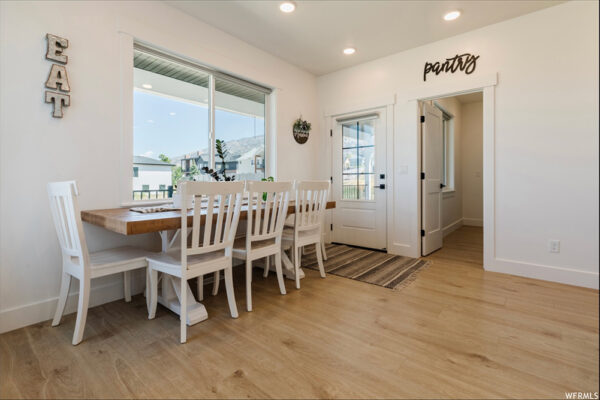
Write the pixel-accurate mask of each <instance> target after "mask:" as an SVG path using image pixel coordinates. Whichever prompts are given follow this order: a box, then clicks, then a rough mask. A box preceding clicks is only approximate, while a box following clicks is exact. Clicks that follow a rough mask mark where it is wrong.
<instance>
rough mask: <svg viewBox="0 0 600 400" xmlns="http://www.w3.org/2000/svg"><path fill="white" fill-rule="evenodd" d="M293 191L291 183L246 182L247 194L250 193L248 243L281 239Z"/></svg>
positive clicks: (247, 228)
mask: <svg viewBox="0 0 600 400" xmlns="http://www.w3.org/2000/svg"><path fill="white" fill-rule="evenodd" d="M291 189H292V183H291V182H257V181H247V182H246V192H247V193H248V220H247V227H246V242H247V243H250V242H253V241H258V240H267V239H273V238H276V239H277V238H279V239H280V238H281V232H282V231H283V225H284V223H285V218H286V217H287V209H288V204H289V200H290V191H291ZM264 193H266V200H265V201H263V194H264ZM261 216H262V218H261Z"/></svg>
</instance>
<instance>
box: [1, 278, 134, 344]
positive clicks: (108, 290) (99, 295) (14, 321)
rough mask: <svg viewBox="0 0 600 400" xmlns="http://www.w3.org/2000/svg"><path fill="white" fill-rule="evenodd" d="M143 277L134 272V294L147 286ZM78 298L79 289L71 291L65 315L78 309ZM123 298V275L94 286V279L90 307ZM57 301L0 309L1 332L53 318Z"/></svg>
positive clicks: (76, 284)
mask: <svg viewBox="0 0 600 400" xmlns="http://www.w3.org/2000/svg"><path fill="white" fill-rule="evenodd" d="M143 279H144V278H143V277H140V275H139V274H136V273H135V272H134V273H132V276H131V280H132V283H133V284H132V290H131V294H132V295H134V294H139V293H141V292H142V291H143V288H144V286H145V282H144V281H143ZM78 286H79V281H78V280H77V279H75V278H73V279H72V282H71V287H78ZM78 298H79V291H76V292H72V293H69V296H68V297H67V304H66V306H65V312H64V314H63V315H67V314H71V313H73V312H75V311H77V300H78ZM123 298H124V293H123V278H122V277H121V278H120V279H114V280H112V281H111V282H108V283H105V284H103V285H98V286H94V281H92V288H91V292H90V303H89V304H90V305H89V307H90V308H92V307H95V306H99V305H101V304H105V303H109V302H111V301H115V300H119V299H123ZM57 301H58V296H57V297H51V298H49V299H46V300H41V301H38V302H35V303H30V304H26V305H22V306H18V307H14V308H9V309H6V310H2V311H0V333H4V332H9V331H12V330H15V329H19V328H22V327H24V326H28V325H32V324H36V323H38V322H42V321H47V320H49V319H52V318H53V317H54V313H55V311H56V303H57Z"/></svg>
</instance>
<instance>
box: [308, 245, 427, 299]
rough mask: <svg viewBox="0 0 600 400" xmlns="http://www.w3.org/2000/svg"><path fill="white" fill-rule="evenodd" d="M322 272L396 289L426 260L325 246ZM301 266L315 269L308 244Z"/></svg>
mask: <svg viewBox="0 0 600 400" xmlns="http://www.w3.org/2000/svg"><path fill="white" fill-rule="evenodd" d="M325 251H326V252H327V261H323V266H324V267H325V272H326V273H328V274H333V275H337V276H343V277H344V278H350V279H354V280H357V281H361V282H366V283H370V284H373V285H378V286H383V287H385V288H388V289H400V288H402V287H404V286H406V285H407V284H409V283H410V282H412V281H413V280H414V279H415V278H416V277H417V274H418V272H419V271H422V270H423V269H424V268H426V267H427V266H428V265H429V264H430V261H426V260H423V259H420V258H410V257H403V256H397V255H393V254H388V253H384V252H381V251H376V250H369V249H363V248H358V247H351V246H346V245H339V244H329V245H326V246H325ZM302 268H309V269H314V270H317V271H318V270H319V264H318V263H317V257H316V254H315V247H314V246H308V247H307V249H306V253H305V254H304V255H303V256H302Z"/></svg>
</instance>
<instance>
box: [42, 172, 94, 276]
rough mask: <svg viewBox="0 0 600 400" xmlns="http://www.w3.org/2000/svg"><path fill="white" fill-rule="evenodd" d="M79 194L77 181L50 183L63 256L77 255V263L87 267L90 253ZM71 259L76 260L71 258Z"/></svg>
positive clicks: (51, 207)
mask: <svg viewBox="0 0 600 400" xmlns="http://www.w3.org/2000/svg"><path fill="white" fill-rule="evenodd" d="M78 195H79V191H78V190H77V183H76V182H75V181H65V182H50V183H48V198H49V200H50V211H51V213H52V219H53V220H54V227H55V229H56V234H57V236H58V241H59V243H60V248H61V250H62V255H63V258H65V259H68V258H71V257H77V263H78V264H79V265H81V266H82V267H84V268H87V267H88V266H89V254H88V249H87V244H86V242H85V235H84V233H83V224H82V222H81V213H80V211H79V204H78V202H77V196H78ZM71 261H74V260H73V259H72V258H71Z"/></svg>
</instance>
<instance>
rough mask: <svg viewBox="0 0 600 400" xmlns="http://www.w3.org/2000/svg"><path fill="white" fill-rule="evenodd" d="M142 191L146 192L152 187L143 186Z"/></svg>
mask: <svg viewBox="0 0 600 400" xmlns="http://www.w3.org/2000/svg"><path fill="white" fill-rule="evenodd" d="M142 190H145V191H148V190H150V185H142Z"/></svg>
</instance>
